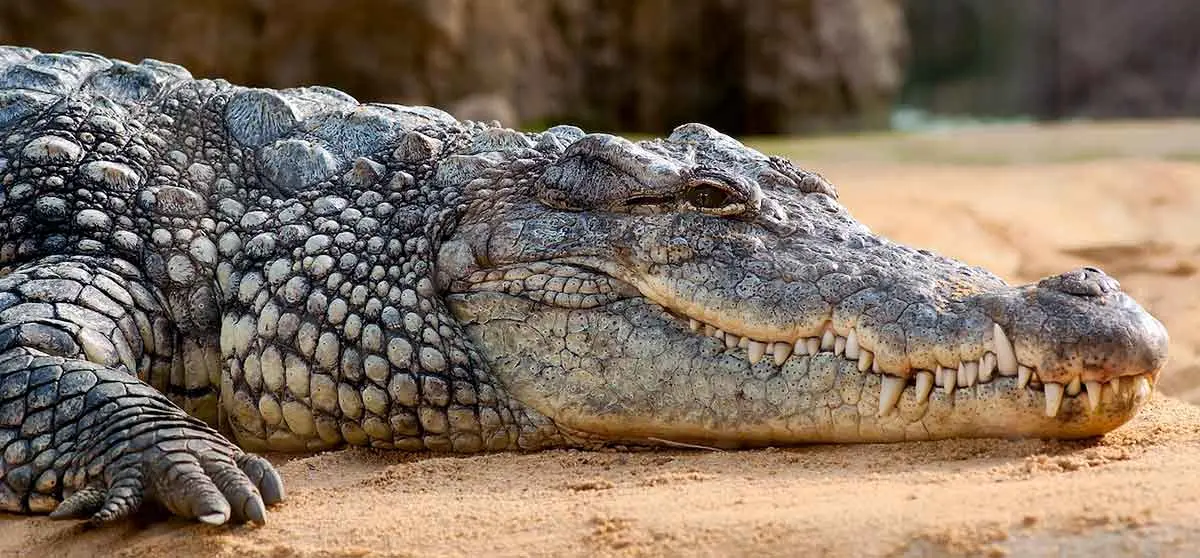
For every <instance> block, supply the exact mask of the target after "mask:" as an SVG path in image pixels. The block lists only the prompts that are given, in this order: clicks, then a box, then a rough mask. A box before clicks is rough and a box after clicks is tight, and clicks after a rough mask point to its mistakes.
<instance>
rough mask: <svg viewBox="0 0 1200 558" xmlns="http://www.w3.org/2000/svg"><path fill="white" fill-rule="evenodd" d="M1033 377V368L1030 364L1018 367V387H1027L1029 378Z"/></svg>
mask: <svg viewBox="0 0 1200 558" xmlns="http://www.w3.org/2000/svg"><path fill="white" fill-rule="evenodd" d="M1032 377H1033V370H1031V369H1030V368H1029V367H1028V366H1025V365H1023V364H1022V365H1020V366H1018V367H1017V389H1025V386H1027V385H1029V380H1030V379H1031V378H1032Z"/></svg>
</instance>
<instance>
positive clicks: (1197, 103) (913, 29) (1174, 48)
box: [904, 0, 1200, 118]
mask: <svg viewBox="0 0 1200 558" xmlns="http://www.w3.org/2000/svg"><path fill="white" fill-rule="evenodd" d="M905 15H906V18H907V24H908V26H909V30H910V36H911V38H912V52H913V56H912V59H911V62H912V64H911V66H910V70H909V77H908V84H907V86H906V91H905V92H904V101H905V103H907V104H912V105H915V106H919V107H925V108H928V109H930V110H931V111H933V112H939V113H959V114H998V115H1010V116H1016V115H1031V116H1036V117H1040V118H1071V117H1174V116H1197V115H1200V32H1197V31H1198V30H1200V2H1196V1H1195V0H1136V1H1131V0H1005V1H1003V2H997V1H995V0H905Z"/></svg>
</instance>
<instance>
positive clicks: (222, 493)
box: [50, 435, 284, 525]
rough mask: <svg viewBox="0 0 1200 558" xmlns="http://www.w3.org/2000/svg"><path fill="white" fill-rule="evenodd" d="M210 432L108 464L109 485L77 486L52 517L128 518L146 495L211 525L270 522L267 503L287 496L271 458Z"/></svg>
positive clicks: (96, 521) (177, 512) (99, 520)
mask: <svg viewBox="0 0 1200 558" xmlns="http://www.w3.org/2000/svg"><path fill="white" fill-rule="evenodd" d="M222 442H223V440H217V439H213V438H210V437H208V436H203V435H201V436H198V437H197V438H193V439H184V440H179V439H176V440H167V441H163V442H158V443H155V444H153V445H151V446H150V447H148V448H146V449H144V450H142V451H141V452H137V453H132V454H127V455H126V456H124V457H122V458H121V459H119V460H117V461H116V462H114V463H112V464H110V465H109V467H108V469H109V471H108V473H109V474H107V475H105V477H106V478H110V479H111V481H110V482H108V484H107V486H97V485H92V486H88V487H85V488H83V489H81V490H78V491H76V492H75V493H74V494H71V495H70V496H68V497H67V498H66V499H65V500H63V501H62V503H61V504H59V505H58V508H56V509H55V510H54V511H53V512H52V513H51V514H50V517H51V518H53V519H81V518H85V517H87V518H89V519H90V521H91V522H92V523H94V524H100V523H107V522H110V521H115V520H118V519H123V518H125V517H128V516H129V515H130V514H132V513H133V512H135V511H137V510H138V509H139V508H140V507H141V505H142V503H143V501H144V500H152V501H155V502H158V503H160V504H162V505H163V506H164V507H165V508H166V509H168V510H170V511H171V513H173V514H175V515H178V516H181V517H188V518H193V519H196V520H198V521H201V522H203V523H208V524H210V525H222V524H224V523H227V522H229V521H230V520H232V521H234V522H237V523H244V522H253V523H259V524H261V523H265V522H266V517H267V506H269V505H272V504H276V503H278V502H280V501H282V500H283V495H284V491H283V482H282V480H281V479H280V477H279V473H278V472H277V471H276V470H275V468H274V467H273V466H272V465H271V464H270V462H268V461H267V460H265V459H263V458H261V457H259V456H257V455H251V454H244V453H241V452H240V451H239V450H237V449H236V448H234V447H233V446H232V445H228V443H227V442H224V443H222Z"/></svg>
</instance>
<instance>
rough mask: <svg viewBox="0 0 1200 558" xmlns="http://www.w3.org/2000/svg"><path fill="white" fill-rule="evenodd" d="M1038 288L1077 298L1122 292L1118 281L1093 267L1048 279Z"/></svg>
mask: <svg viewBox="0 0 1200 558" xmlns="http://www.w3.org/2000/svg"><path fill="white" fill-rule="evenodd" d="M1038 287H1040V288H1043V289H1052V290H1056V291H1059V292H1062V293H1065V294H1069V295H1075V296H1104V295H1108V294H1112V293H1117V292H1120V291H1121V284H1120V283H1118V282H1117V280H1116V279H1113V278H1112V277H1109V276H1108V275H1107V274H1105V273H1104V272H1103V271H1101V270H1100V269H1099V268H1095V267H1091V266H1088V267H1083V268H1080V269H1076V270H1073V271H1068V272H1066V273H1063V274H1062V275H1056V276H1053V277H1047V278H1045V279H1042V280H1041V281H1039V282H1038Z"/></svg>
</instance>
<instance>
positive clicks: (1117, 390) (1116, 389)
mask: <svg viewBox="0 0 1200 558" xmlns="http://www.w3.org/2000/svg"><path fill="white" fill-rule="evenodd" d="M1108 387H1110V388H1112V392H1113V396H1114V397H1115V396H1117V395H1120V394H1121V378H1120V377H1117V378H1113V379H1112V381H1111V382H1109V383H1108Z"/></svg>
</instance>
